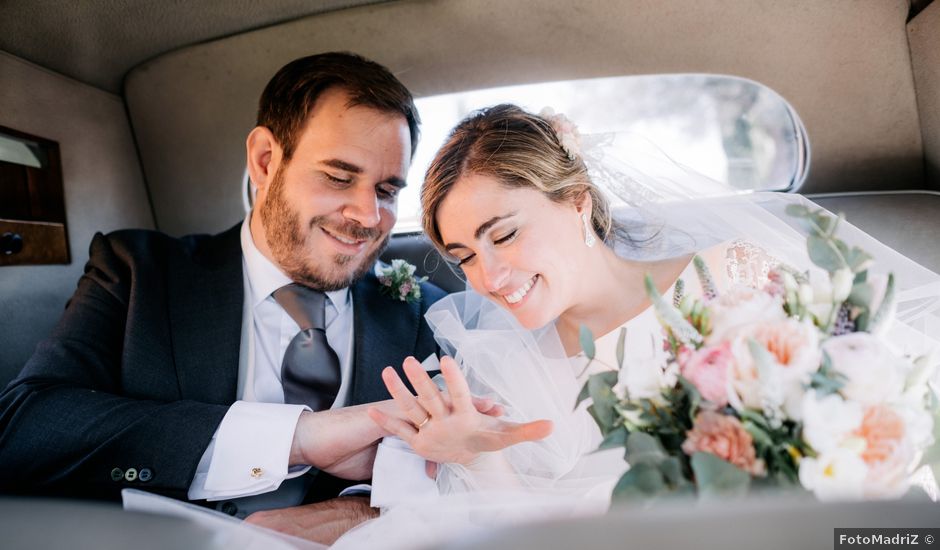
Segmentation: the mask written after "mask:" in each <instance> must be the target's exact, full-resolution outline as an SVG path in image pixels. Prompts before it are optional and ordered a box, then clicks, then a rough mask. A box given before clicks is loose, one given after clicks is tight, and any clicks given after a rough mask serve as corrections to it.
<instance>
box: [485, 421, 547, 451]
mask: <svg viewBox="0 0 940 550" xmlns="http://www.w3.org/2000/svg"><path fill="white" fill-rule="evenodd" d="M553 429H554V425H553V424H552V421H551V420H536V421H535V422H526V423H524V424H516V423H511V422H507V423H505V426H504V427H503V428H502V429H501V430H500V432H499V433H498V434H497V436H496V437H495V439H494V441H493V443H494V446H493V447H492V448H490V449H488V450H491V451H498V450H500V449H505V448H506V447H511V446H513V445H517V444H519V443H524V442H526V441H538V440H540V439H545V438H546V437H548V436H549V435H551V433H552V430H553Z"/></svg>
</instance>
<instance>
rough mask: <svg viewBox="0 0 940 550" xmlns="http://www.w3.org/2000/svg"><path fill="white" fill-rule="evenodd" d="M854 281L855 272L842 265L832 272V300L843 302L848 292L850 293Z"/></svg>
mask: <svg viewBox="0 0 940 550" xmlns="http://www.w3.org/2000/svg"><path fill="white" fill-rule="evenodd" d="M853 282H855V274H854V273H852V270H851V269H849V268H847V267H843V268H842V269H839V270H838V271H836V272H835V273H833V274H832V301H833V302H836V303H841V302H844V301H845V299H846V298H848V297H849V294H851V293H852V283H853Z"/></svg>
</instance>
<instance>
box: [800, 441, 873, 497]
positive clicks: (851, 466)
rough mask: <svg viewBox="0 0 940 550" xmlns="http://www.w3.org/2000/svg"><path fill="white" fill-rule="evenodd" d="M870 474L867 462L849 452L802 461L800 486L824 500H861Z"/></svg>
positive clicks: (823, 455) (841, 450)
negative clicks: (864, 484)
mask: <svg viewBox="0 0 940 550" xmlns="http://www.w3.org/2000/svg"><path fill="white" fill-rule="evenodd" d="M867 475H868V466H866V465H865V461H863V460H862V459H861V457H860V456H859V455H858V453H856V452H853V451H851V450H849V449H834V450H833V451H830V452H827V453H822V454H820V455H819V456H817V457H816V458H809V457H807V458H804V459H803V460H801V461H800V483H801V484H802V485H803V487H805V488H806V489H808V490H810V491H812V492H813V494H815V495H816V498H818V499H819V500H822V501H839V500H861V499H862V496H863V488H862V487H863V483H864V481H865V477H866V476H867Z"/></svg>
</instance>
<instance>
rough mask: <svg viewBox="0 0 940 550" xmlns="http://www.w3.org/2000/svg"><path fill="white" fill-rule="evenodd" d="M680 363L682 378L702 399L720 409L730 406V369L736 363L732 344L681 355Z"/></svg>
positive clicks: (725, 343)
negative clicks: (693, 386) (693, 387)
mask: <svg viewBox="0 0 940 550" xmlns="http://www.w3.org/2000/svg"><path fill="white" fill-rule="evenodd" d="M679 361H680V363H681V364H682V376H684V377H685V378H686V379H687V380H688V381H689V382H692V384H694V385H695V387H696V389H698V391H699V393H701V394H702V397H704V398H705V399H707V400H709V401H711V402H712V403H714V404H715V405H718V406H719V407H724V406H725V405H727V404H728V369H729V368H730V367H731V365H732V364H733V361H734V355H733V354H732V353H731V343H730V342H727V341H725V342H722V343H721V344H719V345H717V346H709V347H705V348H702V349H700V350H698V351H694V352H691V353H688V354H685V353H683V354H680V356H679Z"/></svg>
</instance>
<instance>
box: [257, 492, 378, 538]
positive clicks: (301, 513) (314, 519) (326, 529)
mask: <svg viewBox="0 0 940 550" xmlns="http://www.w3.org/2000/svg"><path fill="white" fill-rule="evenodd" d="M378 515H379V511H378V509H377V508H371V507H369V497H361V496H355V497H338V498H334V499H331V500H327V501H325V502H317V503H316V504H306V505H304V506H295V507H293V508H281V509H279V510H264V511H261V512H255V513H254V514H251V515H250V516H248V517H247V518H245V521H246V522H247V523H251V524H253V525H258V526H260V527H265V528H267V529H273V530H275V531H280V532H281V533H285V534H288V535H292V536H295V537H300V538H302V539H307V540H312V541H313V542H318V543H320V544H326V545H331V544H333V543H334V542H336V539H338V538H340V537H341V536H343V534H344V533H345V532H346V531H349V530H350V529H352V528H353V527H355V526H357V525H359V524H360V523H362V522H364V521H367V520H370V519H372V518H375V517H378Z"/></svg>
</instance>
